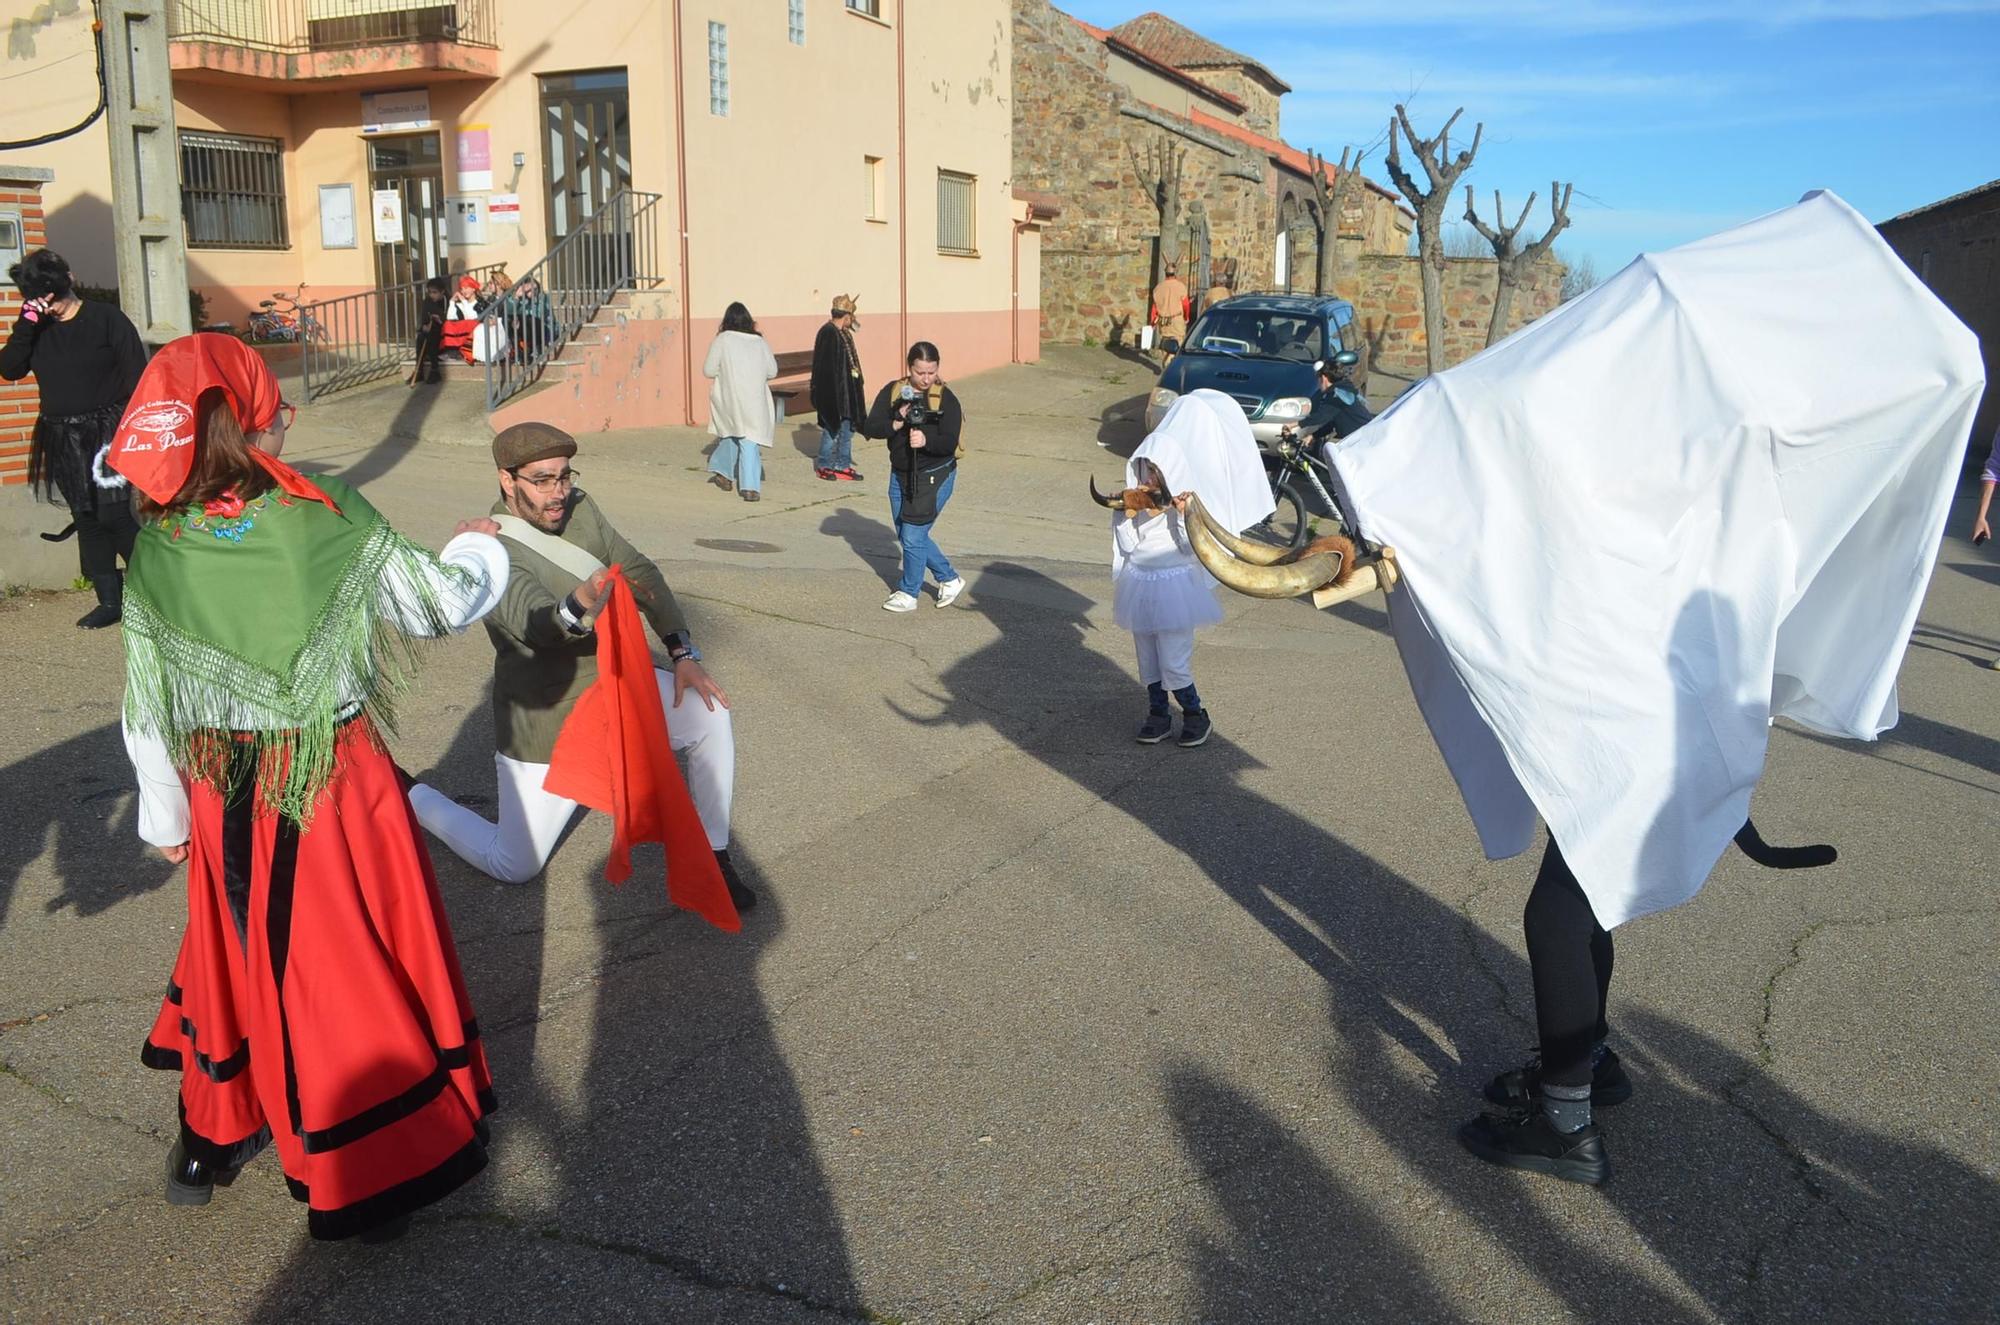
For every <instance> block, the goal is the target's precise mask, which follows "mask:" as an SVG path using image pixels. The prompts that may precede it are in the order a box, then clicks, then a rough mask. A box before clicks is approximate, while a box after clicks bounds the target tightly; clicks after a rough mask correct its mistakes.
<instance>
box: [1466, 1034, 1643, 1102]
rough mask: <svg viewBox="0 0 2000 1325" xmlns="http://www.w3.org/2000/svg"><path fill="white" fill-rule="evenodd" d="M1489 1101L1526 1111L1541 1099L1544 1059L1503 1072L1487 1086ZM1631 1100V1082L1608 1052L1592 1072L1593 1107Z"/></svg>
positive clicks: (1486, 1092) (1537, 1058) (1534, 1059)
mask: <svg viewBox="0 0 2000 1325" xmlns="http://www.w3.org/2000/svg"><path fill="white" fill-rule="evenodd" d="M1484 1093H1485V1095H1486V1098H1487V1099H1489V1100H1491V1101H1493V1102H1494V1103H1495V1104H1504V1105H1506V1106H1507V1107H1509V1108H1514V1109H1520V1108H1526V1107H1527V1106H1529V1105H1531V1104H1533V1103H1534V1102H1535V1101H1536V1100H1537V1099H1539V1098H1540V1097H1541V1093H1542V1056H1541V1055H1540V1054H1536V1055H1535V1056H1534V1057H1533V1058H1530V1059H1529V1060H1528V1061H1527V1062H1525V1063H1523V1064H1521V1066H1519V1067H1517V1068H1515V1069H1514V1070H1513V1071H1511V1072H1502V1073H1501V1074H1500V1075H1499V1076H1497V1077H1495V1078H1493V1079H1492V1080H1491V1081H1489V1082H1487V1083H1486V1090H1485V1092H1484ZM1631 1098H1632V1078H1630V1077H1628V1076H1626V1075H1625V1068H1624V1065H1623V1064H1621V1063H1620V1062H1619V1061H1618V1055H1617V1054H1614V1053H1612V1052H1611V1051H1610V1050H1609V1049H1606V1050H1605V1051H1604V1057H1602V1058H1600V1059H1598V1060H1597V1066H1595V1067H1593V1068H1592V1069H1590V1106H1591V1107H1592V1108H1593V1109H1608V1108H1610V1107H1611V1106H1612V1105H1614V1104H1623V1103H1624V1102H1625V1101H1626V1100H1629V1099H1631Z"/></svg>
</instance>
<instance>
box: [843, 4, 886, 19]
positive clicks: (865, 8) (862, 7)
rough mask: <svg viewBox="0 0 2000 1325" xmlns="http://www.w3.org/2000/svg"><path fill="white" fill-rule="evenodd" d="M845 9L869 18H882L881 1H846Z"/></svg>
mask: <svg viewBox="0 0 2000 1325" xmlns="http://www.w3.org/2000/svg"><path fill="white" fill-rule="evenodd" d="M847 7H848V8H849V9H852V10H853V11H854V12H855V13H857V14H866V15H868V17H870V18H880V17H882V0H847Z"/></svg>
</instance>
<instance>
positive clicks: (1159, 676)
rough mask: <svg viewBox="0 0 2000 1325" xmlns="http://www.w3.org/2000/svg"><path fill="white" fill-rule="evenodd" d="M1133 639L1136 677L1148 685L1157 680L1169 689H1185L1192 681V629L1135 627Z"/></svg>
mask: <svg viewBox="0 0 2000 1325" xmlns="http://www.w3.org/2000/svg"><path fill="white" fill-rule="evenodd" d="M1132 642H1133V643H1134V644H1135V645H1137V646H1138V649H1139V679H1140V680H1141V681H1144V682H1145V683H1146V684H1147V685H1151V684H1153V682H1155V681H1158V682H1159V683H1160V684H1161V685H1163V686H1165V687H1166V688H1167V689H1169V690H1184V689H1186V688H1187V687H1188V686H1191V685H1193V684H1194V632H1193V631H1192V630H1135V631H1133V632H1132Z"/></svg>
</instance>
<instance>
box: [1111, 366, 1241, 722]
mask: <svg viewBox="0 0 2000 1325" xmlns="http://www.w3.org/2000/svg"><path fill="white" fill-rule="evenodd" d="M1126 476H1127V479H1128V480H1129V482H1130V483H1131V485H1132V486H1133V487H1138V488H1149V489H1153V490H1155V491H1158V492H1160V493H1162V494H1164V495H1165V496H1167V497H1170V498H1171V504H1170V507H1169V508H1168V509H1163V510H1156V511H1143V512H1138V513H1128V512H1126V511H1118V512H1116V513H1114V514H1113V515H1112V517H1111V539H1112V551H1111V604H1112V616H1113V619H1114V620H1116V621H1117V622H1118V624H1119V625H1121V626H1123V627H1124V628H1125V629H1127V630H1129V631H1131V632H1132V640H1133V643H1134V644H1135V646H1136V647H1137V649H1138V654H1139V679H1140V680H1141V681H1144V682H1145V683H1146V701H1147V703H1146V720H1145V722H1143V723H1142V724H1141V725H1140V727H1139V733H1138V736H1139V740H1140V741H1141V742H1142V743H1144V744H1146V745H1157V744H1158V743H1159V742H1161V741H1163V740H1165V739H1166V738H1167V736H1168V735H1169V734H1170V733H1171V732H1172V731H1173V728H1174V721H1173V711H1172V709H1171V708H1170V706H1169V705H1168V703H1167V697H1168V695H1169V694H1170V693H1171V694H1172V696H1173V698H1174V699H1175V700H1176V701H1177V702H1178V703H1179V704H1180V709H1181V737H1180V744H1182V745H1183V746H1196V745H1200V744H1201V743H1202V742H1203V741H1206V740H1207V739H1208V734H1209V730H1210V727H1211V724H1210V721H1209V716H1208V711H1207V710H1206V709H1205V708H1203V707H1202V703H1201V694H1200V692H1199V691H1197V690H1196V689H1195V685H1194V632H1195V631H1196V630H1197V629H1199V628H1200V627H1202V626H1212V625H1214V624H1215V623H1216V622H1218V621H1220V620H1222V606H1221V604H1220V603H1218V602H1217V601H1216V597H1215V580H1214V579H1213V578H1212V577H1211V576H1210V575H1209V573H1208V572H1207V571H1206V570H1204V569H1203V568H1202V565H1201V563H1200V562H1199V561H1197V560H1196V559H1195V555H1194V549H1193V548H1192V547H1190V546H1189V544H1188V539H1187V529H1186V526H1185V524H1184V523H1183V519H1184V516H1183V512H1184V511H1185V509H1186V506H1187V498H1188V496H1189V495H1190V494H1198V495H1199V496H1200V497H1201V500H1202V505H1203V506H1204V507H1205V508H1206V509H1207V510H1208V512H1209V513H1210V514H1211V515H1213V516H1214V517H1215V518H1216V519H1217V520H1218V521H1219V522H1221V523H1222V524H1224V525H1226V526H1227V527H1228V528H1230V529H1231V530H1241V529H1246V528H1248V527H1249V526H1251V525H1253V524H1256V523H1257V522H1258V521H1260V520H1264V519H1268V518H1269V517H1270V515H1271V512H1272V510H1273V509H1274V507H1273V504H1272V501H1271V489H1270V485H1269V483H1268V482H1267V481H1266V479H1265V478H1264V466H1263V462H1262V461H1261V460H1260V459H1259V458H1258V455H1257V441H1256V438H1254V437H1253V436H1251V433H1250V425H1249V423H1248V422H1246V421H1245V419H1244V417H1243V411H1242V409H1241V408H1239V407H1238V406H1237V404H1236V402H1235V401H1233V400H1231V399H1230V398H1229V397H1228V396H1225V395H1223V394H1221V393H1220V392H1217V391H1195V392H1191V393H1189V394H1188V395H1185V396H1182V397H1181V398H1180V399H1179V400H1177V401H1175V402H1174V405H1173V408H1171V409H1169V410H1168V411H1167V414H1166V417H1165V418H1163V419H1161V420H1160V426H1159V427H1158V428H1156V429H1154V430H1153V432H1152V434H1151V435H1150V436H1148V437H1147V438H1146V440H1145V441H1144V442H1142V443H1141V444H1140V446H1139V449H1138V450H1136V451H1134V452H1133V453H1132V459H1131V461H1130V463H1129V464H1128V465H1127V467H1126Z"/></svg>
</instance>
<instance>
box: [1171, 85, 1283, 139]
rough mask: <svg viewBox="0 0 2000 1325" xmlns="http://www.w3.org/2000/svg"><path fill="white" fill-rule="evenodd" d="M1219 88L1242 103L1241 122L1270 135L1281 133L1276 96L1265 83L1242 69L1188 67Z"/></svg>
mask: <svg viewBox="0 0 2000 1325" xmlns="http://www.w3.org/2000/svg"><path fill="white" fill-rule="evenodd" d="M1188 72H1189V73H1190V74H1193V75H1194V76H1195V77H1196V78H1199V79H1200V80H1201V81H1202V82H1204V83H1206V84H1208V85H1209V86H1210V87H1212V88H1214V89H1215V90H1216V91H1218V92H1227V93H1228V94H1229V95H1230V96H1232V97H1235V98H1236V99H1237V100H1238V101H1240V102H1242V103H1243V125H1244V127H1245V128H1248V129H1255V130H1256V131H1257V132H1258V133H1261V134H1264V135H1266V136H1268V137H1271V138H1278V137H1282V136H1283V135H1282V134H1281V133H1280V131H1279V126H1278V104H1279V97H1278V94H1277V93H1276V92H1273V91H1272V90H1271V89H1270V88H1268V87H1266V86H1265V85H1264V83H1263V82H1262V81H1261V80H1259V79H1257V78H1254V77H1252V76H1251V75H1250V74H1249V72H1248V71H1246V70H1242V69H1229V68H1215V69H1190V70H1188Z"/></svg>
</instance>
